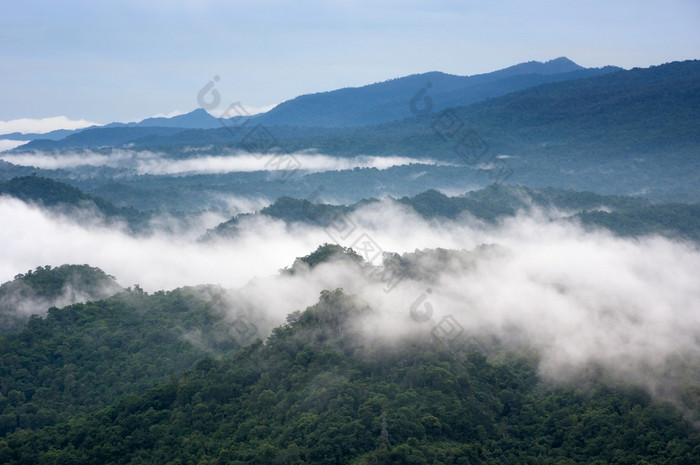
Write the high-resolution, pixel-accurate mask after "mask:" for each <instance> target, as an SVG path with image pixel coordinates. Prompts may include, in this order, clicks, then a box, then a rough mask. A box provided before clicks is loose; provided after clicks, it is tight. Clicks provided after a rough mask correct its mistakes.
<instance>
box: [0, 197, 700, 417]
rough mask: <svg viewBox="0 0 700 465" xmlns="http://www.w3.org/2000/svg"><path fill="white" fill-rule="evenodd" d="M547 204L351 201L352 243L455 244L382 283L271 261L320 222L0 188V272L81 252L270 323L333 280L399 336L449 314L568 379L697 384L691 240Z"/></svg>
mask: <svg viewBox="0 0 700 465" xmlns="http://www.w3.org/2000/svg"><path fill="white" fill-rule="evenodd" d="M559 217H560V214H559V213H558V212H552V213H551V214H549V213H548V212H535V213H534V214H529V215H524V214H520V215H518V216H516V217H513V218H510V219H507V220H504V221H503V222H501V223H500V224H498V225H495V226H493V225H487V224H484V223H482V222H479V221H476V220H474V219H473V218H470V217H468V216H466V217H463V218H461V219H459V220H456V221H435V220H432V221H426V220H423V219H422V218H420V217H419V216H418V215H417V214H416V213H415V212H413V211H412V210H410V209H409V208H407V207H405V206H403V205H400V204H398V203H396V202H394V201H390V200H385V201H382V202H379V203H375V204H370V205H369V206H367V207H365V208H363V209H362V210H359V211H357V212H355V213H353V214H352V215H351V216H350V220H351V222H352V224H354V225H356V226H355V229H353V230H352V231H351V232H349V233H348V234H345V235H344V236H343V239H342V240H341V241H340V243H341V245H343V246H350V245H354V246H355V247H356V249H357V250H358V251H361V247H360V246H358V242H357V241H358V240H359V239H360V238H362V237H363V236H364V237H365V238H370V239H371V240H372V241H374V243H375V244H376V245H377V246H378V247H380V248H381V249H383V250H385V251H395V252H399V253H402V252H413V251H414V250H416V249H420V250H422V249H425V248H438V247H441V248H445V249H454V250H464V252H462V253H461V254H454V255H453V256H452V258H451V259H450V260H449V261H448V262H444V261H441V260H438V259H437V258H435V257H434V256H431V255H430V254H426V255H424V256H422V258H421V257H418V258H416V265H415V267H414V269H415V270H416V271H419V272H420V273H419V274H418V275H417V276H416V277H414V278H410V279H409V278H406V279H404V280H403V281H401V282H399V283H398V284H397V286H396V287H395V288H394V289H393V290H391V291H390V292H385V290H384V289H383V287H384V284H385V283H382V282H380V281H378V280H377V279H376V278H375V279H373V278H371V277H370V276H368V275H366V274H364V273H363V272H362V270H361V269H359V268H356V267H351V266H349V265H343V264H325V265H322V266H320V267H317V268H315V269H314V270H312V271H311V272H309V273H300V274H298V275H295V276H280V275H278V274H277V271H278V270H279V269H281V268H283V267H285V266H289V265H291V264H292V263H293V261H294V258H295V257H299V256H303V255H306V254H308V253H309V252H311V251H313V250H314V249H315V248H316V247H317V246H318V245H320V244H322V243H325V242H333V238H332V237H331V236H329V233H328V232H327V231H325V230H323V229H320V228H314V227H310V226H305V225H299V224H297V225H285V224H284V223H282V222H281V221H277V220H272V219H269V218H261V217H257V218H256V217H253V218H250V219H247V220H243V221H241V222H240V223H239V229H240V232H239V234H238V235H237V236H235V237H234V238H227V239H221V240H219V241H214V242H210V243H201V242H197V241H194V240H193V238H194V237H197V236H198V235H199V234H200V233H202V232H203V231H204V230H205V229H206V228H207V227H211V226H213V225H214V224H216V222H217V221H220V220H221V219H223V218H217V217H212V216H211V215H210V217H203V220H202V221H201V222H198V221H194V222H192V224H193V225H197V227H198V228H199V229H198V230H192V231H189V232H186V233H182V232H179V233H178V234H166V233H156V234H153V235H152V236H150V237H146V238H135V237H133V236H130V235H128V234H127V233H125V232H123V231H121V230H118V229H114V228H111V229H110V228H107V227H104V226H99V225H97V226H96V225H95V223H94V222H89V221H82V222H81V223H80V224H78V223H76V222H72V221H70V220H67V219H66V218H61V217H57V216H55V215H51V214H48V213H46V212H45V211H42V210H41V209H39V208H37V207H33V206H28V205H26V204H24V203H22V202H20V201H17V200H15V199H9V198H0V223H1V224H3V225H4V226H3V228H1V229H0V244H2V246H1V247H2V250H1V251H0V253H1V254H2V256H3V260H2V262H0V282H2V281H6V280H9V279H12V277H13V276H14V275H15V274H17V273H19V272H24V271H26V270H28V269H33V268H35V267H37V266H40V265H53V266H58V265H61V264H64V263H88V264H90V265H92V266H98V267H100V268H102V269H103V270H104V271H105V272H107V273H108V274H112V275H115V276H116V277H117V279H118V281H119V282H120V283H121V284H122V285H132V284H134V283H139V284H140V285H141V286H142V287H143V288H144V289H146V290H147V291H149V292H151V291H155V290H159V289H172V288H175V287H178V286H183V285H195V284H203V283H212V284H222V285H224V286H225V287H229V288H234V289H235V290H234V291H232V293H231V298H232V299H233V302H235V305H237V306H243V307H245V308H247V309H251V311H254V312H257V313H258V314H262V315H266V316H267V320H268V321H269V322H270V328H271V327H272V325H274V324H279V323H281V322H282V321H283V319H284V317H285V315H286V314H287V313H289V312H291V311H294V310H298V309H304V308H305V307H306V306H308V305H311V304H313V303H315V302H316V301H317V299H318V293H319V292H320V291H321V290H322V289H333V288H336V287H342V288H344V289H345V291H346V292H347V293H350V294H356V295H358V296H359V297H360V298H361V299H363V300H364V301H366V302H367V303H369V304H370V306H371V307H372V308H374V309H375V310H376V311H377V312H378V313H377V314H376V316H375V317H372V319H371V320H369V321H368V322H367V334H370V335H374V336H376V337H385V338H390V339H393V340H397V341H398V340H402V339H405V337H406V336H407V335H410V334H423V335H424V336H427V337H430V334H431V330H434V328H435V327H436V325H437V324H438V323H439V322H441V321H443V320H442V319H443V318H445V317H448V316H451V317H452V318H453V321H455V322H456V323H457V324H458V325H459V326H460V327H461V328H462V329H463V331H464V335H465V336H469V337H472V338H475V340H479V341H481V343H483V344H487V345H488V344H489V343H490V342H489V341H493V340H498V341H501V344H503V345H505V346H506V347H510V348H513V349H517V350H519V351H521V353H527V351H530V353H532V352H533V351H534V353H535V354H536V355H537V359H538V361H539V362H538V363H539V368H540V372H541V374H542V375H543V376H544V377H545V378H546V379H549V380H554V381H562V382H570V381H571V380H575V379H577V377H580V376H586V375H587V373H588V372H587V370H589V369H590V368H591V367H592V366H594V365H595V366H598V367H601V368H602V370H603V373H605V375H606V376H607V377H608V379H613V380H614V382H620V381H622V382H628V383H634V384H636V385H639V386H642V387H644V388H646V389H647V390H648V391H649V392H650V393H652V394H653V395H655V396H658V397H663V398H666V399H668V400H671V401H673V402H675V403H677V404H678V403H679V397H678V396H677V395H676V393H675V392H674V390H673V389H674V383H676V382H686V381H687V377H688V376H690V382H691V383H695V384H696V385H697V384H700V380H699V379H697V378H698V374H697V372H693V371H692V370H688V369H687V368H688V367H684V366H683V364H684V363H687V362H684V360H685V361H691V362H692V361H693V360H695V361H697V360H698V357H700V347H699V346H698V344H697V341H698V340H700V288H699V287H698V286H697V270H698V269H700V250H698V247H697V246H696V245H693V244H689V243H683V242H676V241H672V240H670V239H667V238H662V237H657V236H648V237H642V238H637V239H629V238H619V237H616V236H614V235H612V234H610V233H608V232H606V231H588V230H584V229H583V228H581V227H580V226H579V225H577V224H575V223H572V222H568V221H561V220H556V218H559ZM329 231H330V232H331V233H332V230H330V229H329ZM481 244H497V246H496V247H491V248H485V249H479V246H480V245H481ZM360 245H361V244H360ZM468 251H471V252H468ZM428 288H430V289H431V293H430V294H429V295H428V294H427V292H426V290H427V289H428ZM422 295H423V296H424V297H426V298H427V300H426V301H428V302H429V303H430V304H431V305H432V308H433V310H434V313H433V315H432V316H431V318H430V320H429V321H425V322H416V321H414V320H412V319H411V316H410V307H411V305H412V304H413V303H414V302H416V300H417V299H418V298H420V297H421V296H422ZM266 329H269V328H266ZM679 361H680V362H679ZM684 377H685V378H684ZM684 380H685V381H684Z"/></svg>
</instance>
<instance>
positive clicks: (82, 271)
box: [0, 265, 123, 335]
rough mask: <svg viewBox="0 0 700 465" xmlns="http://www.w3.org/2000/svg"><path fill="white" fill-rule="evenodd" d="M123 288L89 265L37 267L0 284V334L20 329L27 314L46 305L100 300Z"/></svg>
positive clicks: (38, 310) (38, 313) (41, 311)
mask: <svg viewBox="0 0 700 465" xmlns="http://www.w3.org/2000/svg"><path fill="white" fill-rule="evenodd" d="M121 290H123V288H122V287H121V286H119V284H117V282H116V281H115V280H114V277H113V276H109V275H107V274H106V273H105V272H104V271H102V270H100V269H99V268H95V267H91V266H89V265H61V266H59V267H56V268H52V267H51V266H44V267H37V268H36V270H33V271H32V270H29V271H27V273H25V274H19V275H17V276H15V279H14V280H12V281H10V282H7V283H5V284H3V285H1V286H0V335H3V334H9V333H12V332H16V331H18V330H20V329H21V328H22V327H23V326H24V324H25V323H26V322H27V321H28V320H29V317H30V316H31V315H43V314H44V313H46V311H47V310H48V308H49V307H53V306H65V305H69V304H73V303H76V302H78V301H81V300H82V301H85V300H100V299H104V298H106V297H109V296H111V295H113V294H116V293H117V292H119V291H121Z"/></svg>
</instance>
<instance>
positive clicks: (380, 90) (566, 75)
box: [254, 57, 622, 127]
mask: <svg viewBox="0 0 700 465" xmlns="http://www.w3.org/2000/svg"><path fill="white" fill-rule="evenodd" d="M621 69H622V68H617V67H614V66H606V67H604V68H589V69H586V68H583V67H581V66H579V65H577V64H576V63H574V62H573V61H571V60H569V59H568V58H564V57H561V58H557V59H555V60H551V61H547V62H545V63H541V62H537V61H530V62H527V63H521V64H518V65H515V66H511V67H509V68H505V69H502V70H499V71H494V72H491V73H486V74H477V75H474V76H455V75H450V74H445V73H441V72H436V71H434V72H429V73H424V74H414V75H411V76H406V77H401V78H397V79H392V80H389V81H385V82H381V83H376V84H371V85H367V86H363V87H358V88H346V89H339V90H334V91H331V92H321V93H315V94H309V95H302V96H299V97H296V98H294V99H292V100H288V101H286V102H283V103H281V104H279V105H277V106H276V107H275V108H273V109H272V110H270V111H268V112H267V113H264V114H261V115H258V116H255V117H254V120H255V121H256V122H259V123H261V124H264V125H268V126H282V125H291V126H313V127H347V126H365V125H370V124H378V123H383V122H387V121H393V120H398V119H402V118H408V117H410V116H413V113H412V111H411V108H410V105H411V98H412V97H413V96H414V95H416V94H417V93H418V92H419V91H420V90H421V89H422V88H424V87H425V86H429V87H428V88H429V95H430V98H431V99H432V105H433V108H432V109H433V111H436V110H440V109H443V108H447V107H452V106H458V105H468V104H471V103H475V102H480V101H483V100H486V99H488V98H491V97H497V96H501V95H505V94H507V93H510V92H514V91H516V90H521V89H525V88H528V87H532V86H537V85H540V84H545V83H549V82H559V81H567V80H571V79H581V78H586V77H592V76H598V75H602V74H608V73H612V72H615V71H620V70H621ZM421 110H422V105H421V108H420V110H419V111H421Z"/></svg>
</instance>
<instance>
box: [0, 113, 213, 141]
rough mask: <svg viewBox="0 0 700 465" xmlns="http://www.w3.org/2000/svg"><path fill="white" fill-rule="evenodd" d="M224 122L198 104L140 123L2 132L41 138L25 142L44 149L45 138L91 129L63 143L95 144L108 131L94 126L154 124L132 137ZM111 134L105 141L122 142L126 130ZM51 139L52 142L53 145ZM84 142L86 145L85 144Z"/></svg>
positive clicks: (113, 125) (114, 125)
mask: <svg viewBox="0 0 700 465" xmlns="http://www.w3.org/2000/svg"><path fill="white" fill-rule="evenodd" d="M220 127H221V123H220V122H219V120H218V118H215V117H213V116H212V115H210V114H209V113H207V112H206V110H204V109H202V108H198V109H196V110H193V111H191V112H189V113H185V114H183V115H177V116H173V117H170V118H166V117H157V118H146V119H144V120H142V121H139V122H137V123H109V124H106V125H104V126H90V127H87V128H81V129H74V130H71V129H57V130H55V131H51V132H47V133H45V134H35V133H29V134H22V133H21V132H13V133H11V134H3V135H0V139H9V140H26V141H33V140H38V142H37V143H36V144H32V145H29V146H28V147H27V146H26V145H25V146H23V147H25V148H29V149H32V150H41V149H42V146H46V145H47V143H46V142H43V141H45V140H48V141H60V140H63V139H65V138H67V137H69V136H72V135H75V134H79V133H82V132H85V131H88V135H86V136H84V137H74V138H72V139H69V140H68V142H65V143H63V145H64V146H70V147H83V146H92V145H91V144H93V143H94V141H95V138H97V137H105V136H104V135H105V132H97V133H95V132H89V131H92V130H97V129H113V128H152V129H147V130H144V129H139V131H140V132H128V134H129V135H128V136H127V137H126V139H129V140H130V139H131V138H133V137H134V134H136V137H139V136H144V135H154V134H155V135H162V134H163V133H164V131H163V130H161V128H178V129H215V128H220ZM173 132H177V131H172V130H165V133H173ZM109 134H110V136H107V137H105V141H106V143H105V144H103V145H115V144H116V145H119V144H121V143H123V139H124V137H123V136H122V134H124V132H123V131H114V132H111V131H110V132H109ZM50 144H51V143H49V145H50ZM81 144H82V145H81ZM58 145H59V146H60V145H61V144H60V143H59V144H58Z"/></svg>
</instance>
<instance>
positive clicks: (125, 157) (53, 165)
mask: <svg viewBox="0 0 700 465" xmlns="http://www.w3.org/2000/svg"><path fill="white" fill-rule="evenodd" d="M0 159H2V160H5V161H8V162H10V163H14V164H16V165H22V166H34V167H36V168H43V169H61V168H63V169H71V168H77V167H80V166H106V167H111V168H122V169H126V170H132V171H133V172H135V173H137V174H157V175H158V174H161V175H162V174H168V175H182V174H214V173H231V172H251V171H276V170H287V171H294V170H301V171H309V172H319V171H329V170H347V169H353V168H358V167H359V168H378V169H387V168H390V167H392V166H399V165H407V164H410V163H421V164H440V163H442V162H437V161H434V160H431V159H427V158H425V159H416V158H408V157H400V156H386V157H377V156H359V157H354V158H339V157H331V156H328V155H319V154H309V153H295V154H280V155H269V154H252V153H248V152H243V153H236V154H231V155H219V156H212V155H200V156H195V157H190V158H186V159H175V158H169V157H168V156H167V155H164V154H159V153H154V152H147V151H141V152H136V151H131V150H120V149H115V150H112V151H111V152H110V153H109V154H102V153H95V152H91V151H80V152H70V153H48V152H37V153H20V154H3V155H0Z"/></svg>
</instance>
